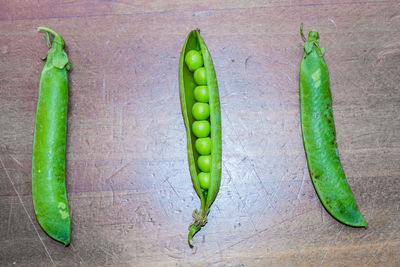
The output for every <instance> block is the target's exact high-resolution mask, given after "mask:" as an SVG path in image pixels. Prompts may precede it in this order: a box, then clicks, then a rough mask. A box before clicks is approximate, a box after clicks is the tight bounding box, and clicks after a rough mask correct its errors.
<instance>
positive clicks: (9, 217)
mask: <svg viewBox="0 0 400 267" xmlns="http://www.w3.org/2000/svg"><path fill="white" fill-rule="evenodd" d="M11 215H12V202H10V213H9V214H8V227H7V233H8V234H9V233H10V229H11Z"/></svg>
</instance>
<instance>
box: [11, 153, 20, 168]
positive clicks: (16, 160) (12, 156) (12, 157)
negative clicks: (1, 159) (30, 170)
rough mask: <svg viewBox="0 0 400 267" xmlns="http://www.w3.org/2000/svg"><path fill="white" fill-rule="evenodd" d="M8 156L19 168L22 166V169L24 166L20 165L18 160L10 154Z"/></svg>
mask: <svg viewBox="0 0 400 267" xmlns="http://www.w3.org/2000/svg"><path fill="white" fill-rule="evenodd" d="M9 156H10V158H12V159H13V160H14V161H15V162H16V163H17V164H18V165H19V166H20V167H21V168H23V169H24V166H23V165H22V163H21V162H19V161H18V160H17V159H16V158H14V157H13V156H12V155H9Z"/></svg>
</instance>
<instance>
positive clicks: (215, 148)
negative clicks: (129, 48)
mask: <svg viewBox="0 0 400 267" xmlns="http://www.w3.org/2000/svg"><path fill="white" fill-rule="evenodd" d="M189 51H191V52H193V51H194V54H197V55H198V54H201V55H202V59H203V62H204V69H205V72H204V69H202V68H201V67H200V68H199V66H201V65H202V64H203V62H201V59H200V60H197V61H196V62H195V63H194V64H192V65H191V70H190V69H189V68H188V66H187V65H186V63H185V55H187V53H188V52H189ZM196 51H197V52H199V53H195V52H196ZM195 57H196V55H194V56H193V58H195ZM197 63H199V64H197ZM195 68H198V69H197V70H195ZM192 71H193V72H192ZM204 74H205V76H204ZM195 80H197V81H198V82H197V84H196V82H195ZM205 83H206V85H205V86H203V85H204V84H205ZM179 87H180V100H181V107H182V114H183V119H184V122H185V126H186V134H187V150H188V162H189V170H190V175H191V178H192V183H193V187H194V189H195V191H196V193H197V195H198V196H199V198H200V202H201V206H200V210H197V209H196V210H194V212H193V221H192V222H191V224H190V226H189V235H188V242H189V245H190V246H191V247H192V246H193V240H192V239H193V236H194V235H195V234H196V233H197V232H198V231H199V230H200V229H201V227H203V226H204V225H205V224H206V223H207V215H208V213H209V209H210V207H211V205H212V203H213V202H214V200H215V198H216V196H217V194H218V190H219V186H220V182H221V157H222V144H221V111H220V102H219V94H218V85H217V79H216V75H215V71H214V66H213V63H212V60H211V55H210V53H209V51H208V49H207V46H206V44H205V43H204V41H203V39H202V38H201V36H200V30H194V31H191V32H190V33H189V35H188V37H187V38H186V41H185V44H184V46H183V48H182V52H181V57H180V62H179ZM195 88H196V97H195ZM207 88H208V91H207V90H206V89H207ZM202 92H203V93H202ZM207 94H208V96H207ZM196 98H197V100H198V101H201V102H205V101H206V100H205V99H207V98H208V102H209V122H210V132H211V133H210V137H211V168H210V174H209V175H208V174H207V175H199V174H200V172H201V171H200V169H199V166H198V158H199V156H200V154H199V152H198V151H206V150H207V149H203V148H202V145H203V144H207V142H206V141H208V138H209V137H206V138H203V139H197V138H196V136H195V134H193V132H192V125H193V123H195V122H196V121H195V118H194V116H193V114H192V108H193V106H194V104H195V103H196ZM197 122H203V121H197ZM197 122H196V123H197ZM195 125H196V124H195ZM195 133H196V132H195ZM196 140H198V141H199V142H197V145H198V146H197V149H198V150H196V145H195V143H196ZM203 141H204V142H203ZM203 147H204V146H203ZM205 153H208V152H205ZM199 176H200V178H201V177H206V178H207V179H210V180H209V181H201V182H200V181H199ZM202 186H203V187H205V188H206V189H204V188H202Z"/></svg>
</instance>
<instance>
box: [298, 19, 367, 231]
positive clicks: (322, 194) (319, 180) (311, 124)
mask: <svg viewBox="0 0 400 267" xmlns="http://www.w3.org/2000/svg"><path fill="white" fill-rule="evenodd" d="M300 33H301V35H302V37H303V40H304V41H305V44H304V54H303V58H302V60H301V65H300V108H301V127H302V131H303V142H304V148H305V151H306V156H307V163H308V169H309V171H310V175H311V179H312V182H313V184H314V187H315V190H316V191H317V194H318V196H319V198H320V200H321V202H322V204H323V205H324V207H325V208H326V210H327V211H328V212H329V213H330V214H331V215H332V216H333V217H334V218H336V219H337V220H338V221H340V222H342V223H344V224H347V225H350V226H355V227H363V226H367V222H366V221H365V219H364V218H363V216H362V215H361V212H360V211H359V209H358V206H357V203H356V201H355V199H354V196H353V193H352V191H351V189H350V186H349V184H348V183H347V180H346V176H345V174H344V171H343V168H342V165H341V163H340V158H339V152H338V148H337V143H336V130H335V122H334V120H333V111H332V97H331V89H330V83H329V72H328V67H327V65H326V63H325V60H324V58H323V55H324V53H325V48H324V47H320V46H319V43H318V40H319V35H318V32H316V31H310V33H309V35H308V39H306V38H305V37H304V34H303V24H302V25H301V27H300Z"/></svg>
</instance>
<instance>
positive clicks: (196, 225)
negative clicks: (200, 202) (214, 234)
mask: <svg viewBox="0 0 400 267" xmlns="http://www.w3.org/2000/svg"><path fill="white" fill-rule="evenodd" d="M192 216H193V221H192V222H191V223H190V225H189V235H188V243H189V246H190V247H193V236H194V235H195V234H196V233H197V232H198V231H200V229H201V228H202V227H203V226H204V225H206V224H207V211H205V210H203V209H202V210H200V212H199V211H198V210H197V209H195V210H194V211H193V214H192Z"/></svg>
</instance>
